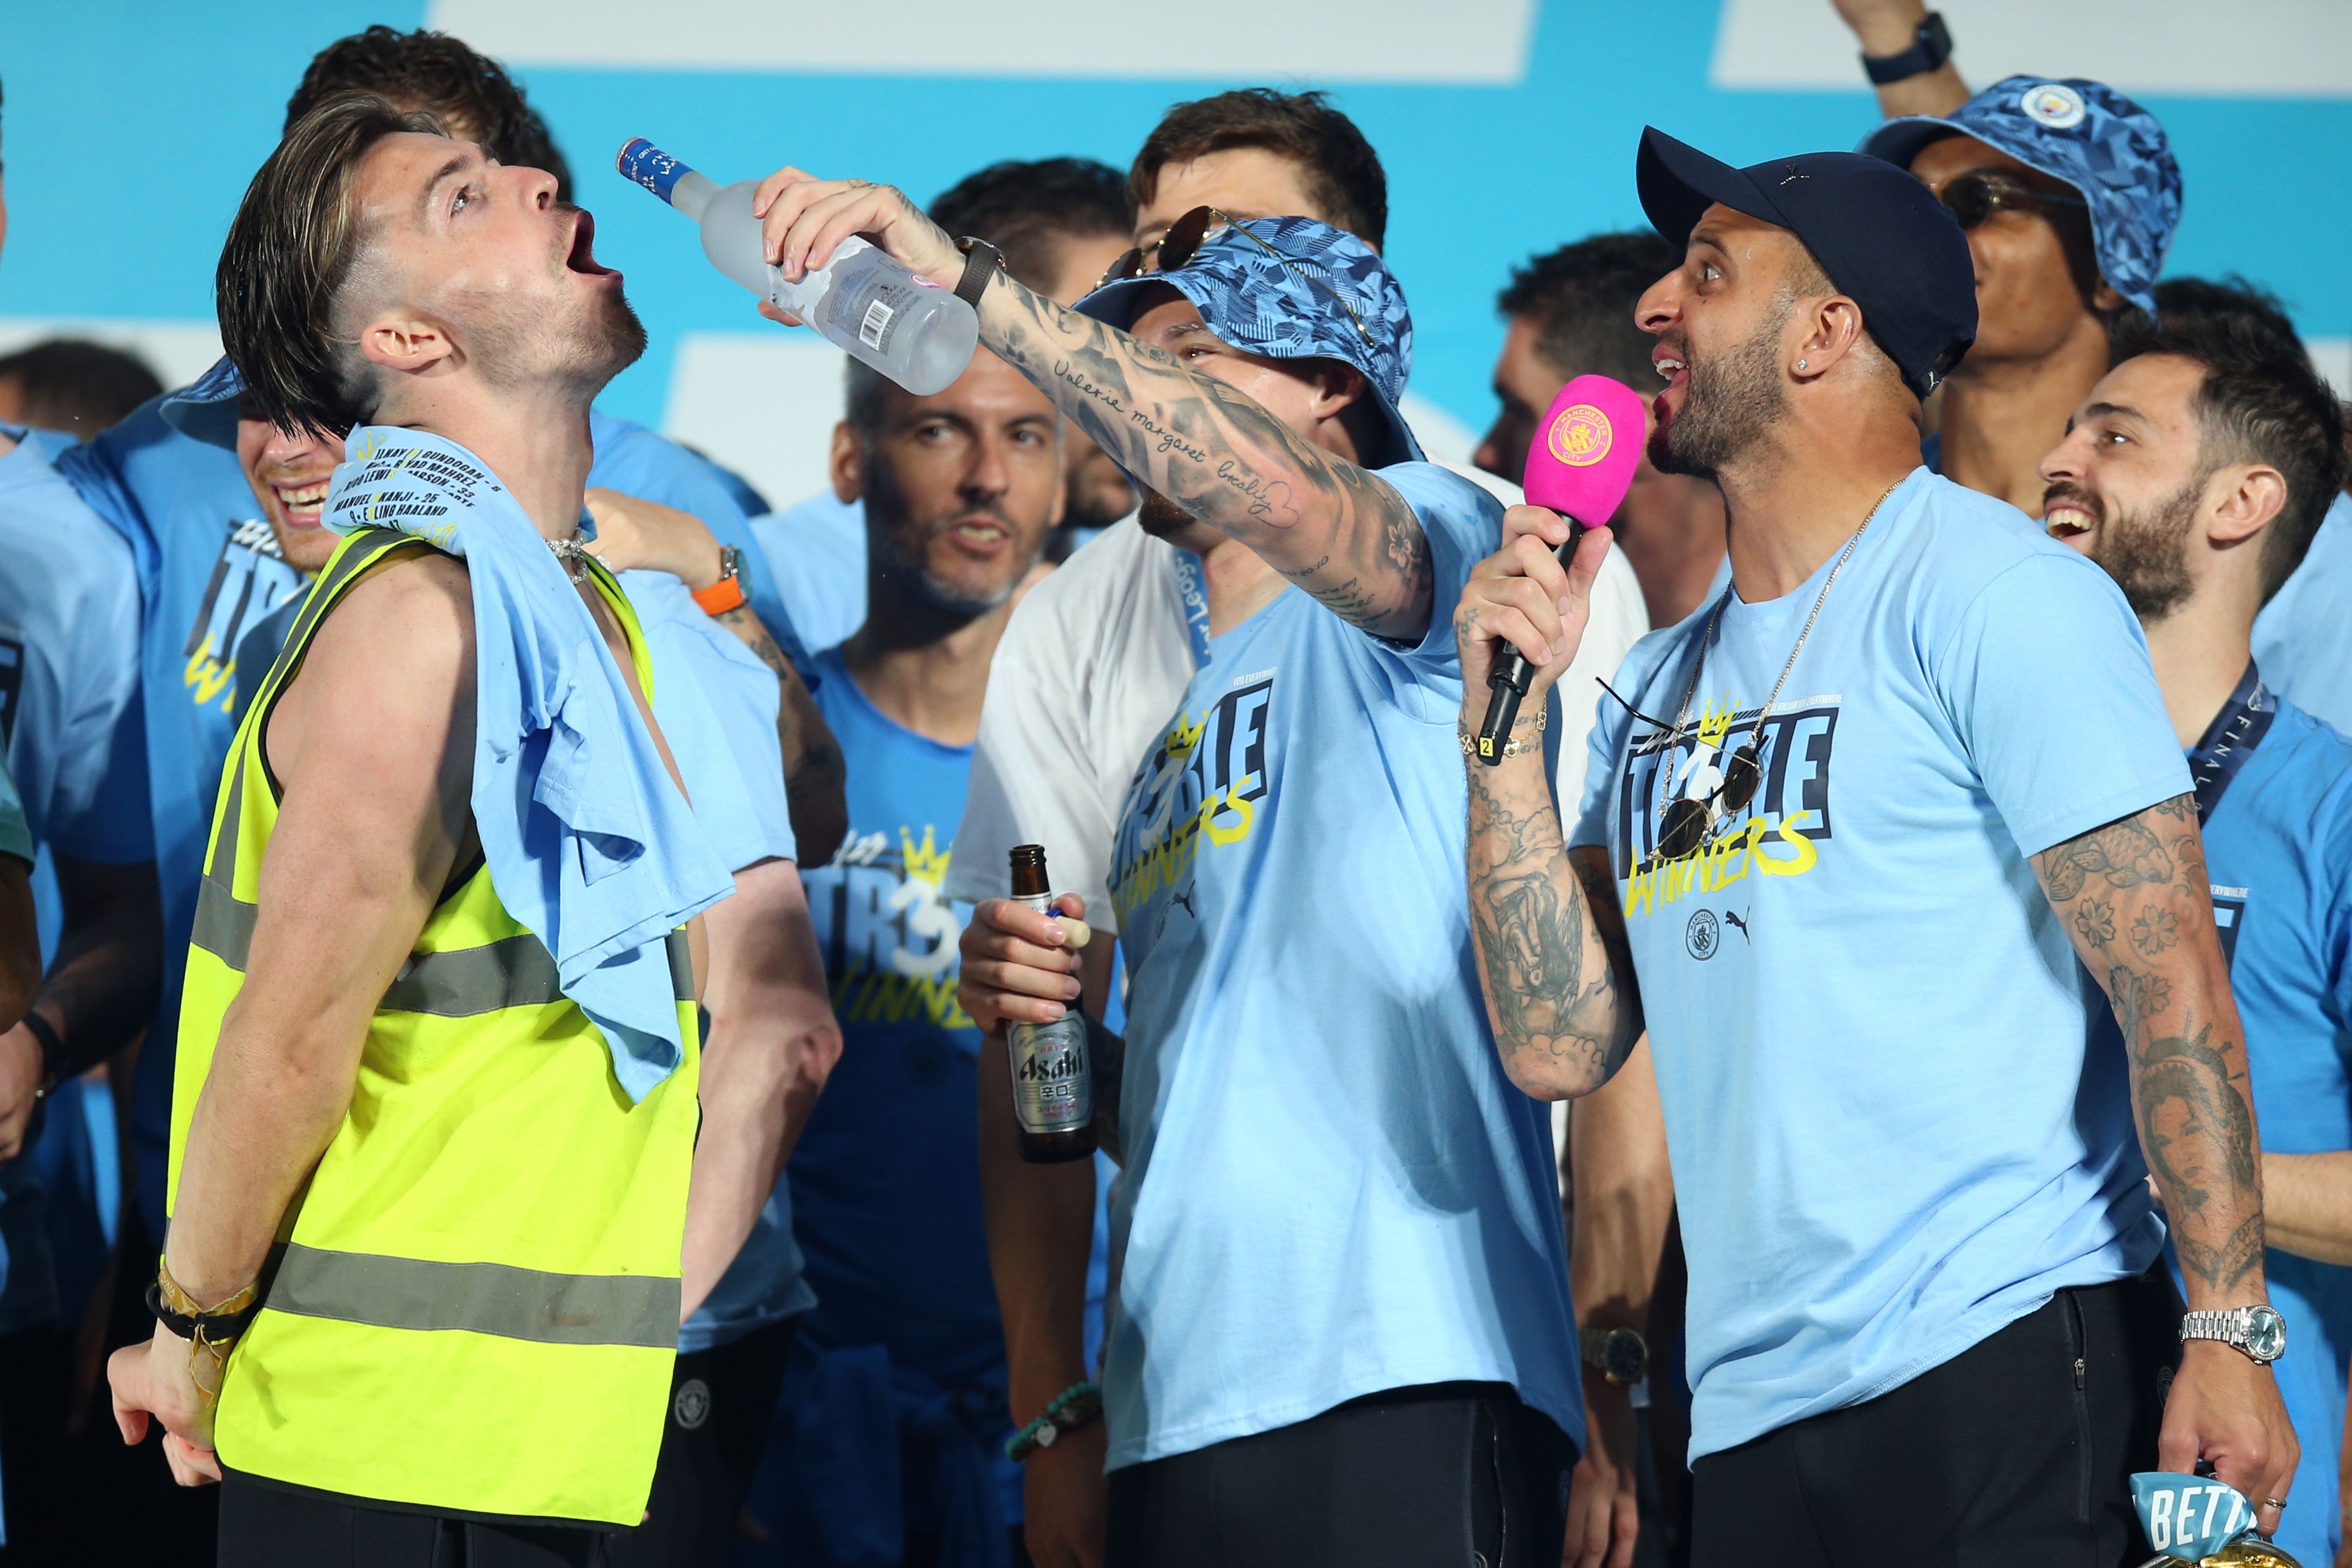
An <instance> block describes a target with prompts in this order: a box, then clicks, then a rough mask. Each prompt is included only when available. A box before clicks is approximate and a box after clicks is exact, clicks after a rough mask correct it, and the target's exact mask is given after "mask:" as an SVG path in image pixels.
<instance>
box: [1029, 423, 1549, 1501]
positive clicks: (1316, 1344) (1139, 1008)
mask: <svg viewBox="0 0 2352 1568" xmlns="http://www.w3.org/2000/svg"><path fill="white" fill-rule="evenodd" d="M1381 479H1384V480H1385V481H1386V482H1387V483H1389V484H1390V485H1391V486H1392V487H1393V488H1394V489H1397V490H1398V491H1399V492H1400V493H1401V494H1402V495H1403V497H1404V498H1405V499H1406V500H1408V501H1409V502H1411V503H1412V508H1413V510H1414V511H1415V513H1416V514H1418V516H1419V517H1420V519H1421V523H1422V527H1423V531H1425V533H1426V534H1427V536H1428V540H1429V548H1430V555H1431V560H1432V563H1433V567H1434V574H1435V586H1434V592H1433V609H1432V613H1431V617H1430V626H1429V631H1428V633H1427V635H1426V636H1425V637H1423V640H1422V641H1421V642H1419V643H1417V644H1414V645H1411V646H1405V645H1400V644H1396V643H1391V642H1387V641H1384V640H1382V639H1381V638H1379V637H1372V636H1370V635H1369V634H1367V633H1365V632H1362V631H1360V630H1358V629H1357V628H1356V627H1354V626H1350V625H1349V624H1348V623H1347V622H1345V621H1343V620H1341V619H1340V618H1339V616H1335V615H1333V614H1332V613H1331V612H1330V611H1328V610H1327V609H1325V608H1324V607H1323V606H1322V605H1318V604H1317V603H1316V602H1315V601H1314V600H1313V599H1311V598H1309V597H1308V596H1307V595H1306V594H1305V592H1303V591H1302V590H1299V589H1297V588H1286V589H1285V590H1284V591H1283V592H1282V593H1281V594H1280V595H1277V596H1276V598H1275V600H1274V602H1273V603H1271V604H1269V605H1266V606H1265V608H1264V609H1262V610H1260V611H1258V612H1257V614H1255V616H1251V617H1250V618H1249V619H1248V620H1246V621H1244V622H1243V623H1242V624H1241V625H1239V626H1234V627H1233V628H1232V629H1230V630H1228V631H1226V632H1225V633H1224V634H1223V635H1222V636H1220V637H1215V638H1213V639H1211V643H1210V649H1209V656H1208V659H1207V662H1206V663H1205V665H1203V666H1202V668H1201V669H1200V670H1199V671H1198V673H1197V674H1196V675H1195V676H1194V678H1193V680H1192V685H1191V687H1190V688H1189V689H1187V690H1186V692H1185V695H1184V700H1183V705H1182V707H1181V709H1180V710H1179V711H1178V713H1177V715H1176V717H1175V720H1174V721H1173V722H1172V723H1171V726H1170V727H1169V729H1168V730H1167V731H1166V733H1165V734H1164V736H1162V737H1161V738H1160V739H1159V740H1156V741H1155V742H1153V744H1152V747H1151V750H1150V752H1149V753H1148V754H1147V755H1146V756H1145V757H1144V758H1143V760H1142V762H1141V764H1140V766H1139V769H1138V771H1137V773H1136V775H1135V779H1134V782H1133V784H1131V785H1130V786H1129V794H1128V797H1127V805H1126V808H1125V810H1124V812H1123V813H1122V816H1121V821H1120V824H1119V828H1118V845H1117V849H1116V852H1115V853H1114V856H1113V858H1112V862H1111V880H1110V887H1111V896H1112V899H1113V900H1114V901H1115V903H1116V904H1117V906H1118V917H1119V920H1118V925H1119V942H1120V943H1121V946H1122V948H1123V950H1124V952H1125V955H1126V958H1127V961H1128V964H1129V973H1130V976H1131V978H1130V981H1129V992H1128V1030H1127V1038H1128V1042H1129V1046H1128V1058H1127V1075H1126V1079H1125V1088H1124V1091H1123V1102H1122V1105H1121V1109H1120V1133H1121V1137H1122V1141H1123V1142H1124V1143H1125V1145H1126V1149H1127V1153H1128V1162H1127V1166H1126V1169H1125V1171H1124V1173H1122V1176H1121V1179H1120V1183H1119V1190H1118V1193H1117V1194H1114V1196H1113V1199H1112V1206H1111V1244H1112V1248H1113V1257H1114V1258H1116V1259H1118V1300H1117V1310H1116V1312H1115V1313H1114V1315H1113V1322H1112V1324H1111V1328H1110V1333H1109V1339H1108V1353H1107V1355H1106V1357H1105V1363H1106V1364H1105V1367H1104V1371H1103V1384H1104V1389H1105V1404H1106V1407H1107V1412H1108V1420H1109V1423H1110V1456H1109V1464H1110V1465H1111V1466H1112V1467H1113V1468H1118V1467H1120V1466H1124V1465H1132V1464H1137V1463H1139V1462H1142V1461H1145V1460H1150V1459H1158V1458H1165V1457H1166V1456H1168V1455H1171V1454H1180V1453H1184V1452H1187V1451H1190V1450H1192V1449H1196V1448H1201V1447H1207V1446H1208V1445H1210V1444H1213V1443H1218V1442H1222V1441H1223V1440H1225V1439H1227V1438H1232V1437H1239V1436H1246V1435H1248V1434H1251V1433H1256V1432H1264V1431H1268V1430H1271V1429H1274V1428H1276V1427H1280V1426H1289V1425H1291V1424H1293V1423H1296V1422H1299V1421H1303V1420H1306V1419H1307V1418H1308V1417H1310V1416H1312V1415H1318V1414H1319V1413H1320V1412H1323V1411H1326V1410H1328V1409H1330V1408H1332V1407H1333V1406H1335V1405H1339V1404H1342V1403H1344V1402H1345V1401H1347V1400H1349V1399H1354V1398H1357V1397H1359V1396H1360V1395H1363V1394H1375V1393H1379V1392H1381V1391H1383V1390H1386V1389H1392V1388H1401V1387H1408V1386H1412V1385H1414V1384H1429V1383H1447V1382H1455V1381H1475V1382H1486V1383H1506V1384H1512V1385H1513V1386H1514V1387H1516V1388H1517V1390H1518V1393H1519V1396H1520V1397H1521V1398H1522V1399H1523V1400H1525V1401H1526V1402H1527V1404H1528V1405H1530V1406H1532V1407H1533V1408H1535V1409H1537V1410H1540V1411H1542V1412H1543V1413H1544V1414H1545V1415H1549V1417H1551V1419H1552V1420H1553V1421H1555V1422H1557V1423H1558V1424H1559V1426H1560V1427H1561V1429H1562V1430H1563V1431H1565V1432H1566V1433H1568V1435H1569V1436H1571V1437H1573V1438H1575V1439H1577V1440H1578V1441H1579V1442H1581V1440H1582V1436H1583V1419H1582V1416H1583V1402H1582V1392H1581V1386H1580V1373H1579V1370H1578V1361H1577V1353H1576V1347H1575V1335H1574V1331H1573V1329H1572V1328H1571V1318H1570V1310H1569V1297H1568V1276H1567V1262H1566V1258H1565V1256H1564V1254H1565V1250H1566V1249H1565V1246H1564V1243H1563V1239H1562V1237H1561V1234H1560V1220H1559V1187H1558V1182H1557V1177H1556V1176H1555V1174H1554V1172H1553V1166H1552V1144H1551V1131H1550V1120H1549V1108H1548V1107H1545V1106H1542V1105H1539V1104H1538V1103H1537V1102H1536V1101H1534V1100H1529V1099H1528V1097H1527V1096H1525V1095H1524V1094H1521V1093H1520V1092H1519V1091H1518V1090H1517V1089H1515V1088H1514V1087H1512V1085H1511V1083H1510V1081H1509V1080H1508V1079H1507V1078H1505V1077H1504V1075H1503V1069H1502V1066H1501V1064H1500V1062H1499V1060H1498V1059H1497V1058H1496V1052H1495V1041H1494V1037H1493V1035H1492V1034H1491V1033H1490V1032H1489V1030H1488V1028H1487V1025H1486V1005H1485V1003H1484V1001H1483V1000H1482V998H1481V996H1480V994H1479V989H1478V974H1477V969H1476V965H1475V962H1474V960H1473V956H1472V952H1471V945H1470V921H1469V905H1468V900H1467V899H1466V898H1465V894H1464V889H1463V881H1462V878H1463V870H1462V868H1463V861H1464V854H1465V842H1464V824H1465V810H1466V799H1465V784H1464V779H1463V773H1462V753H1461V751H1460V748H1459V746H1458V745H1457V743H1456V742H1455V739H1454V726H1455V720H1456V715H1457V711H1458V709H1459V706H1460V703H1461V690H1462V677H1461V664H1460V658H1459V656H1458V653H1457V651H1456V648H1455V646H1454V627H1453V625H1452V606H1453V605H1454V602H1455V600H1456V599H1458V598H1459V597H1460V595H1461V592H1462V585H1463V583H1464V581H1465V579H1466V577H1467V576H1468V574H1469V571H1470V568H1471V566H1472V565H1473V564H1474V563H1475V562H1477V561H1478V560H1479V559H1480V558H1482V557H1484V556H1486V555H1488V554H1491V553H1493V552H1494V551H1495V550H1496V547H1497V544H1498V542H1499V539H1500V531H1501V518H1502V508H1501V506H1500V504H1499V503H1497V502H1496V500H1493V499H1492V498H1490V497H1489V496H1488V495H1487V494H1486V492H1485V491H1484V490H1481V489H1478V488H1477V487H1476V486H1475V485H1473V484H1471V483H1470V482H1469V481H1468V480H1466V479H1461V478H1458V477H1457V476H1455V475H1453V474H1450V473H1447V472H1446V471H1445V470H1444V469H1443V468H1436V467H1434V466H1433V465H1430V464H1425V463H1409V464H1401V465H1398V466H1396V467H1393V468H1383V469H1381ZM1045 848H1046V852H1047V854H1048V855H1051V854H1052V853H1053V848H1054V847H1053V846H1052V845H1050V844H1049V845H1047V846H1046V847H1045Z"/></svg>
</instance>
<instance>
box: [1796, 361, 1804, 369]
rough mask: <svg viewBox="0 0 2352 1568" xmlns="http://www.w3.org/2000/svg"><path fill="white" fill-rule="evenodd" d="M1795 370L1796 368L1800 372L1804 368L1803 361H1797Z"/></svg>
mask: <svg viewBox="0 0 2352 1568" xmlns="http://www.w3.org/2000/svg"><path fill="white" fill-rule="evenodd" d="M1797 368H1798V369H1799V370H1802V369H1804V368H1805V362H1804V361H1803V360H1799V361H1798V362H1797Z"/></svg>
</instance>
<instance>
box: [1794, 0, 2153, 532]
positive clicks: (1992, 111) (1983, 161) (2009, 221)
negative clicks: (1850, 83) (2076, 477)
mask: <svg viewBox="0 0 2352 1568" xmlns="http://www.w3.org/2000/svg"><path fill="white" fill-rule="evenodd" d="M1840 9H1841V10H1843V11H1844V12H1845V13H1846V14H1847V16H1848V17H1849V20H1852V21H1853V22H1854V25H1855V26H1856V29H1857V33H1858V35H1859V36H1861V37H1864V40H1865V42H1864V47H1865V49H1867V48H1869V47H1871V41H1872V40H1876V41H1877V42H1878V43H1879V44H1880V46H1881V47H1882V48H1883V47H1884V46H1885V44H1887V43H1888V42H1890V41H1891V39H1890V37H1889V34H1890V33H1892V32H1893V31H1895V28H1896V24H1897V23H1898V22H1899V21H1901V20H1903V18H1899V17H1896V16H1893V14H1894V13H1901V12H1906V11H1907V12H1909V13H1911V16H1909V18H1908V19H1909V20H1910V21H1911V22H1913V23H1915V24H1916V26H1917V42H1916V45H1915V47H1913V48H1912V49H1911V50H1910V51H1908V52H1907V53H1905V54H1902V55H1885V54H1882V55H1879V56H1871V55H1865V57H1864V67H1865V68H1867V69H1868V70H1869V72H1870V74H1871V77H1872V79H1873V80H1874V81H1876V82H1878V83H1879V84H1880V91H1879V99H1880V102H1881V104H1882V105H1884V106H1885V107H1886V109H1887V110H1888V112H1889V113H1890V114H1894V115H1896V118H1893V119H1890V120H1888V121H1887V122H1886V123H1885V124H1884V125H1881V126H1880V127H1878V129H1876V130H1875V131H1873V132H1871V133H1870V134H1869V135H1868V136H1866V137H1864V139H1863V142H1862V147H1861V151H1862V152H1864V153H1869V154H1870V155H1871V156H1873V157H1877V158H1884V159H1886V160H1887V161H1888V162H1890V163H1895V164H1897V165H1900V166H1901V167H1904V168H1907V169H1909V170H1910V171H1911V173H1912V174H1915V175H1916V176H1917V177H1918V178H1919V179H1920V180H1921V181H1923V182H1924V183H1925V184H1927V188H1928V189H1930V190H1932V191H1934V192H1935V193H1936V194H1937V197H1938V198H1939V199H1940V200H1941V201H1942V202H1943V204H1944V205H1945V206H1946V207H1948V209H1950V211H1951V213H1952V216H1954V217H1955V218H1957V219H1958V221H1959V223H1960V226H1962V227H1963V228H1964V229H1966V230H1967V231H1968V237H1969V253H1970V256H1971V258H1973V260H1974V262H1975V265H1976V279H1977V308H1978V311H1979V317H1980V320H1979V323H1978V331H1977V344H1976V347H1975V349H1974V350H1973V351H1971V352H1970V353H1969V358H1968V363H1966V364H1965V365H1963V366H1962V367H1961V368H1960V369H1959V370H1958V372H1957V373H1956V374H1954V375H1953V377H1952V384H1951V386H1950V387H1949V389H1948V390H1947V391H1946V392H1945V394H1944V402H1943V406H1942V409H1941V411H1940V418H1939V421H1938V425H1937V434H1936V436H1935V437H1933V438H1932V439H1931V440H1930V442H1929V443H1928V451H1929V458H1928V461H1929V464H1930V466H1931V467H1934V468H1936V469H1937V471H1938V472H1940V473H1943V474H1945V475H1947V476H1948V477H1949V478H1951V479H1957V480H1958V481H1959V482H1960V483H1961V484H1964V485H1966V486H1968V487H1969V489H1977V490H1982V491H1984V492H1985V493H1986V494H1987V495H1994V496H1999V497H2000V498H2001V499H2002V500H2006V501H2008V502H2009V503H2010V504H2011V505H2012V506H2015V507H2017V508H2018V509H2019V510H2021V511H2023V512H2024V513H2025V514H2026V515H2027V516H2029V517H2040V516H2041V515H2042V479H2041V476H2040V473H2039V471H2038V469H2037V468H2036V465H2037V464H2038V463H2039V461H2040V454H2039V453H2038V452H2037V451H2036V450H2035V448H2036V447H2037V446H2044V445H2045V444H2050V445H2054V444H2055V443H2056V442H2057V441H2058V439H2059V438H2060V437H2063V435H2064V434H2065V431H2066V427H2067V420H2068V419H2069V418H2070V417H2071V416H2072V415H2073V413H2074V408H2075V407H2076V405H2079V404H2080V403H2081V402H2082V400H2083V399H2084V397H2086V396H2088V395H2089V394H2090V390H2091V387H2092V386H2093V385H2094V384H2095V383H2096V382H2097V381H2098V379H2099V378H2100V377H2101V376H2103V375H2105V374H2106V372H2107V363H2108V359H2109V351H2108V342H2107V338H2108V331H2109V329H2110V328H2111V327H2112V326H2114V325H2115V324H2116V321H2117V320H2118V319H2119V318H2120V317H2121V316H2123V315H2124V314H2126V312H2128V311H2130V310H2139V311H2142V312H2144V313H2146V314H2147V315H2150V316H2153V315H2154V314H2155V313H2156V296H2155V288H2156V279H2157V275H2158V272H2159V271H2160V270H2162V268H2163V265H2164V256H2165V252H2166V251H2167V250H2168V248H2169V247H2170V246H2171V243H2172V234H2173V230H2174V229H2175V228H2176V227H2178V226H2179V222H2180V200H2181V181H2180V165H2179V163H2178V162H2177V161H2176V160H2175V159H2174V157H2173V155H2172V145H2171V142H2169V141H2168V139H2167V138H2166V136H2165V133H2164V127H2163V126H2162V125H2161V124H2159V123H2158V121H2157V118H2156V116H2155V115H2153V114H2150V113H2149V112H2148V111H2147V110H2146V109H2144V108H2142V107H2141V106H2140V105H2138V104H2137V103H2135V102H2133V101H2132V100H2130V99H2128V98H2126V97H2125V96H2124V95H2123V94H2122V93H2120V92H2117V91H2116V89H2113V88H2111V87H2108V86H2107V85H2105V83H2103V82H2096V81H2087V80H2084V79H2080V78H2074V77H2069V78H2063V79H2059V78H2053V77H2042V76H2012V77H2007V78H2004V79H2001V80H2000V81H1998V82H1995V83H1994V84H1993V85H1992V86H1990V87H1989V88H1987V89H1984V90H1983V91H1982V92H1979V93H1977V94H1975V95H1974V96H1973V97H1971V96H1969V92H1968V89H1967V88H1966V87H1965V86H1964V85H1963V84H1962V83H1961V82H1960V79H1959V78H1958V75H1957V74H1956V73H1955V72H1953V70H1952V69H1951V66H1950V63H1949V55H1950V51H1951V43H1950V38H1949V35H1948V33H1946V32H1945V31H1944V27H1943V21H1942V18H1940V17H1939V16H1935V15H1934V14H1933V13H1930V12H1927V11H1926V10H1925V8H1924V7H1922V6H1921V5H1919V4H1918V0H1887V3H1885V4H1865V3H1863V0H1843V3H1842V4H1841V5H1840ZM1861 13H1867V15H1858V14H1861ZM1904 71H1909V72H1911V74H1910V75H1908V76H1904V75H1900V74H1898V73H1900V72H1904Z"/></svg>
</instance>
